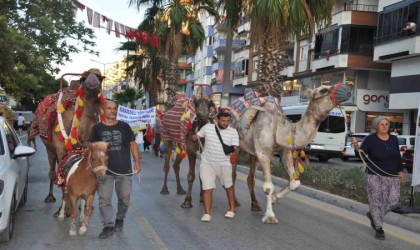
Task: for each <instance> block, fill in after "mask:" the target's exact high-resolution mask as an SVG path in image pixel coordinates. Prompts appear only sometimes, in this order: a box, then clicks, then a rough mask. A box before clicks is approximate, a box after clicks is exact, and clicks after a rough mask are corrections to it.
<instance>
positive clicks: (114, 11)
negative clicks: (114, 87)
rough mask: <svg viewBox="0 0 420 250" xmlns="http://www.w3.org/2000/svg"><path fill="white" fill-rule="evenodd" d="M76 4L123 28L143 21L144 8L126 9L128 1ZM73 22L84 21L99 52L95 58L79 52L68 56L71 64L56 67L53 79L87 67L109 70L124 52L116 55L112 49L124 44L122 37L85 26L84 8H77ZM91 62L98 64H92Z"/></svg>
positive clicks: (103, 24)
mask: <svg viewBox="0 0 420 250" xmlns="http://www.w3.org/2000/svg"><path fill="white" fill-rule="evenodd" d="M79 2H80V3H82V4H84V5H85V6H86V7H89V8H91V9H92V10H93V11H96V12H98V13H100V14H102V15H104V16H106V17H108V18H111V19H112V20H114V21H117V22H119V23H122V24H124V25H126V26H129V27H132V28H137V27H138V25H139V24H140V23H141V21H142V20H143V12H144V9H145V8H144V7H143V8H142V9H141V10H140V11H138V10H137V8H136V7H135V6H132V7H128V0H123V1H115V0H100V1H99V0H96V1H95V0H79ZM76 20H77V21H84V22H85V23H86V26H88V27H91V28H92V29H93V30H94V31H95V35H96V38H95V39H94V41H95V42H96V47H95V50H96V51H98V52H99V56H95V55H92V54H88V53H84V52H81V53H79V54H75V53H74V54H71V56H70V57H71V59H72V62H67V63H66V64H65V65H63V66H60V67H59V68H60V73H58V74H57V75H56V77H61V75H62V74H65V73H82V72H84V71H86V70H88V69H90V68H98V69H100V71H101V72H103V70H104V65H103V64H104V63H105V64H106V65H105V68H106V69H108V68H109V67H112V63H113V62H117V61H120V60H121V59H122V57H123V56H124V55H125V54H126V53H127V52H117V51H116V50H115V49H116V48H118V47H119V46H120V44H121V43H122V42H125V41H127V40H126V38H125V37H123V36H121V37H120V38H116V37H115V33H113V32H111V33H110V34H108V33H107V32H106V30H105V29H103V28H100V29H99V28H94V27H92V26H91V25H89V23H88V21H87V20H88V19H87V12H86V9H85V10H83V12H82V11H81V10H80V9H78V11H77V16H76ZM101 26H106V23H103V22H102V21H101ZM92 60H95V61H98V62H101V63H98V62H94V61H92Z"/></svg>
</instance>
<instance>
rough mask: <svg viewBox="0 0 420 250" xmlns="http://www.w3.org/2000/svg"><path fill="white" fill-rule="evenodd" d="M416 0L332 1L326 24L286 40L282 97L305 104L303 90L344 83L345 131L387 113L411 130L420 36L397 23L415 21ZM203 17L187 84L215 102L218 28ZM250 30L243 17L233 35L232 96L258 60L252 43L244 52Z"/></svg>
mask: <svg viewBox="0 0 420 250" xmlns="http://www.w3.org/2000/svg"><path fill="white" fill-rule="evenodd" d="M419 2H420V0H419V1H414V0H406V1H388V0H382V1H378V0H355V1H348V0H337V1H336V4H335V6H334V9H333V12H332V23H331V25H330V26H328V27H326V26H323V27H320V28H319V29H318V30H317V31H316V33H315V34H314V36H313V37H312V38H311V39H310V40H301V41H291V42H290V43H289V44H288V45H287V46H286V56H287V58H285V59H286V60H287V61H288V67H286V68H285V69H284V70H283V71H282V72H281V75H282V76H283V81H284V82H283V88H284V91H285V96H283V97H282V99H281V103H282V104H283V105H295V104H298V103H302V102H307V101H308V100H307V97H306V95H305V94H306V92H307V90H308V89H312V88H315V87H318V86H320V85H334V84H336V83H339V82H344V83H346V84H348V85H349V86H350V87H351V88H352V91H353V93H352V98H351V99H350V100H349V101H348V102H347V103H345V104H344V105H342V110H343V112H345V113H346V116H347V120H348V123H349V126H348V127H349V129H350V131H351V132H367V131H370V130H371V129H372V121H373V119H374V118H375V117H376V116H377V115H386V116H388V117H389V118H390V120H391V126H392V127H396V128H397V129H398V130H399V132H400V134H412V133H414V130H413V117H417V108H418V105H419V104H418V101H416V100H419V98H417V97H420V93H419V92H420V83H415V82H414V81H415V80H417V78H420V72H419V71H420V67H419V66H420V58H419V59H417V58H416V55H417V53H419V52H420V46H418V44H419V42H420V40H418V39H419V38H418V36H417V34H419V33H418V31H417V30H414V32H413V31H406V30H403V29H405V27H406V25H405V24H406V23H407V22H410V23H414V26H415V24H416V23H417V22H418V21H419V20H418V18H419V17H418V5H419V4H418V3H419ZM397 17H398V18H397ZM392 18H394V19H395V18H397V19H398V21H397V20H394V19H392ZM202 23H203V24H205V30H206V44H204V46H203V48H202V50H199V51H198V52H197V53H196V54H195V55H194V56H190V57H189V59H188V61H189V62H190V63H192V65H193V67H192V68H193V71H192V73H191V74H190V75H188V76H187V82H188V84H192V83H195V84H198V83H200V84H209V85H211V86H212V90H213V95H214V96H215V99H216V101H217V100H218V94H219V93H220V92H221V89H222V88H221V82H222V76H223V65H224V55H225V52H226V51H225V49H226V46H225V45H226V36H225V30H224V27H223V26H222V25H218V24H216V25H214V20H213V19H212V18H211V17H209V16H205V15H203V20H202ZM378 25H379V26H378ZM410 25H411V26H413V24H410ZM249 32H250V22H249V21H246V20H242V21H241V22H240V24H239V26H238V29H237V32H236V34H235V36H234V41H233V55H232V76H231V83H232V86H231V89H230V90H231V93H230V94H231V100H232V99H234V98H236V97H237V96H240V95H243V93H244V92H245V91H247V87H248V86H249V85H250V84H251V83H252V82H253V81H255V80H256V79H257V73H256V68H257V67H258V65H257V63H258V60H257V59H258V58H257V55H256V53H255V50H254V49H253V50H251V51H252V53H251V54H250V42H249V35H250V34H249ZM250 58H251V59H250ZM416 72H417V73H416ZM402 81H403V82H404V85H402V84H400V82H402ZM411 82H413V84H411ZM416 86H418V87H417V88H416ZM219 96H220V95H219ZM414 120H415V118H414Z"/></svg>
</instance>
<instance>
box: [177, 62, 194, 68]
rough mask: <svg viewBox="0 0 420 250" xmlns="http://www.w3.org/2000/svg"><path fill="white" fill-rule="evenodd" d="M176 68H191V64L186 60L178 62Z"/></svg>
mask: <svg viewBox="0 0 420 250" xmlns="http://www.w3.org/2000/svg"><path fill="white" fill-rule="evenodd" d="M178 69H191V64H189V63H188V62H178Z"/></svg>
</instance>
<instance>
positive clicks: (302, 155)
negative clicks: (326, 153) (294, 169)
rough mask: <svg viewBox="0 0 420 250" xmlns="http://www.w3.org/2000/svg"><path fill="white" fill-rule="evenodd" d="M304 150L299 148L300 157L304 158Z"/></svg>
mask: <svg viewBox="0 0 420 250" xmlns="http://www.w3.org/2000/svg"><path fill="white" fill-rule="evenodd" d="M305 156H306V155H305V151H304V150H301V151H300V158H305Z"/></svg>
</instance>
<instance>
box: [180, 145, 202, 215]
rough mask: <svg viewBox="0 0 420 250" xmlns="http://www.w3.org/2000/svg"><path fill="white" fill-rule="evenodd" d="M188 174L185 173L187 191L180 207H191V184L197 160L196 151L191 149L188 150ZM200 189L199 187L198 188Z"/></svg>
mask: <svg viewBox="0 0 420 250" xmlns="http://www.w3.org/2000/svg"><path fill="white" fill-rule="evenodd" d="M187 154H188V166H189V169H188V175H187V179H188V191H187V196H186V197H185V200H184V203H182V205H181V207H182V208H192V207H193V205H192V196H191V193H192V186H193V184H194V180H195V163H196V161H197V152H192V151H188V152H187ZM200 190H201V189H200Z"/></svg>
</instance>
